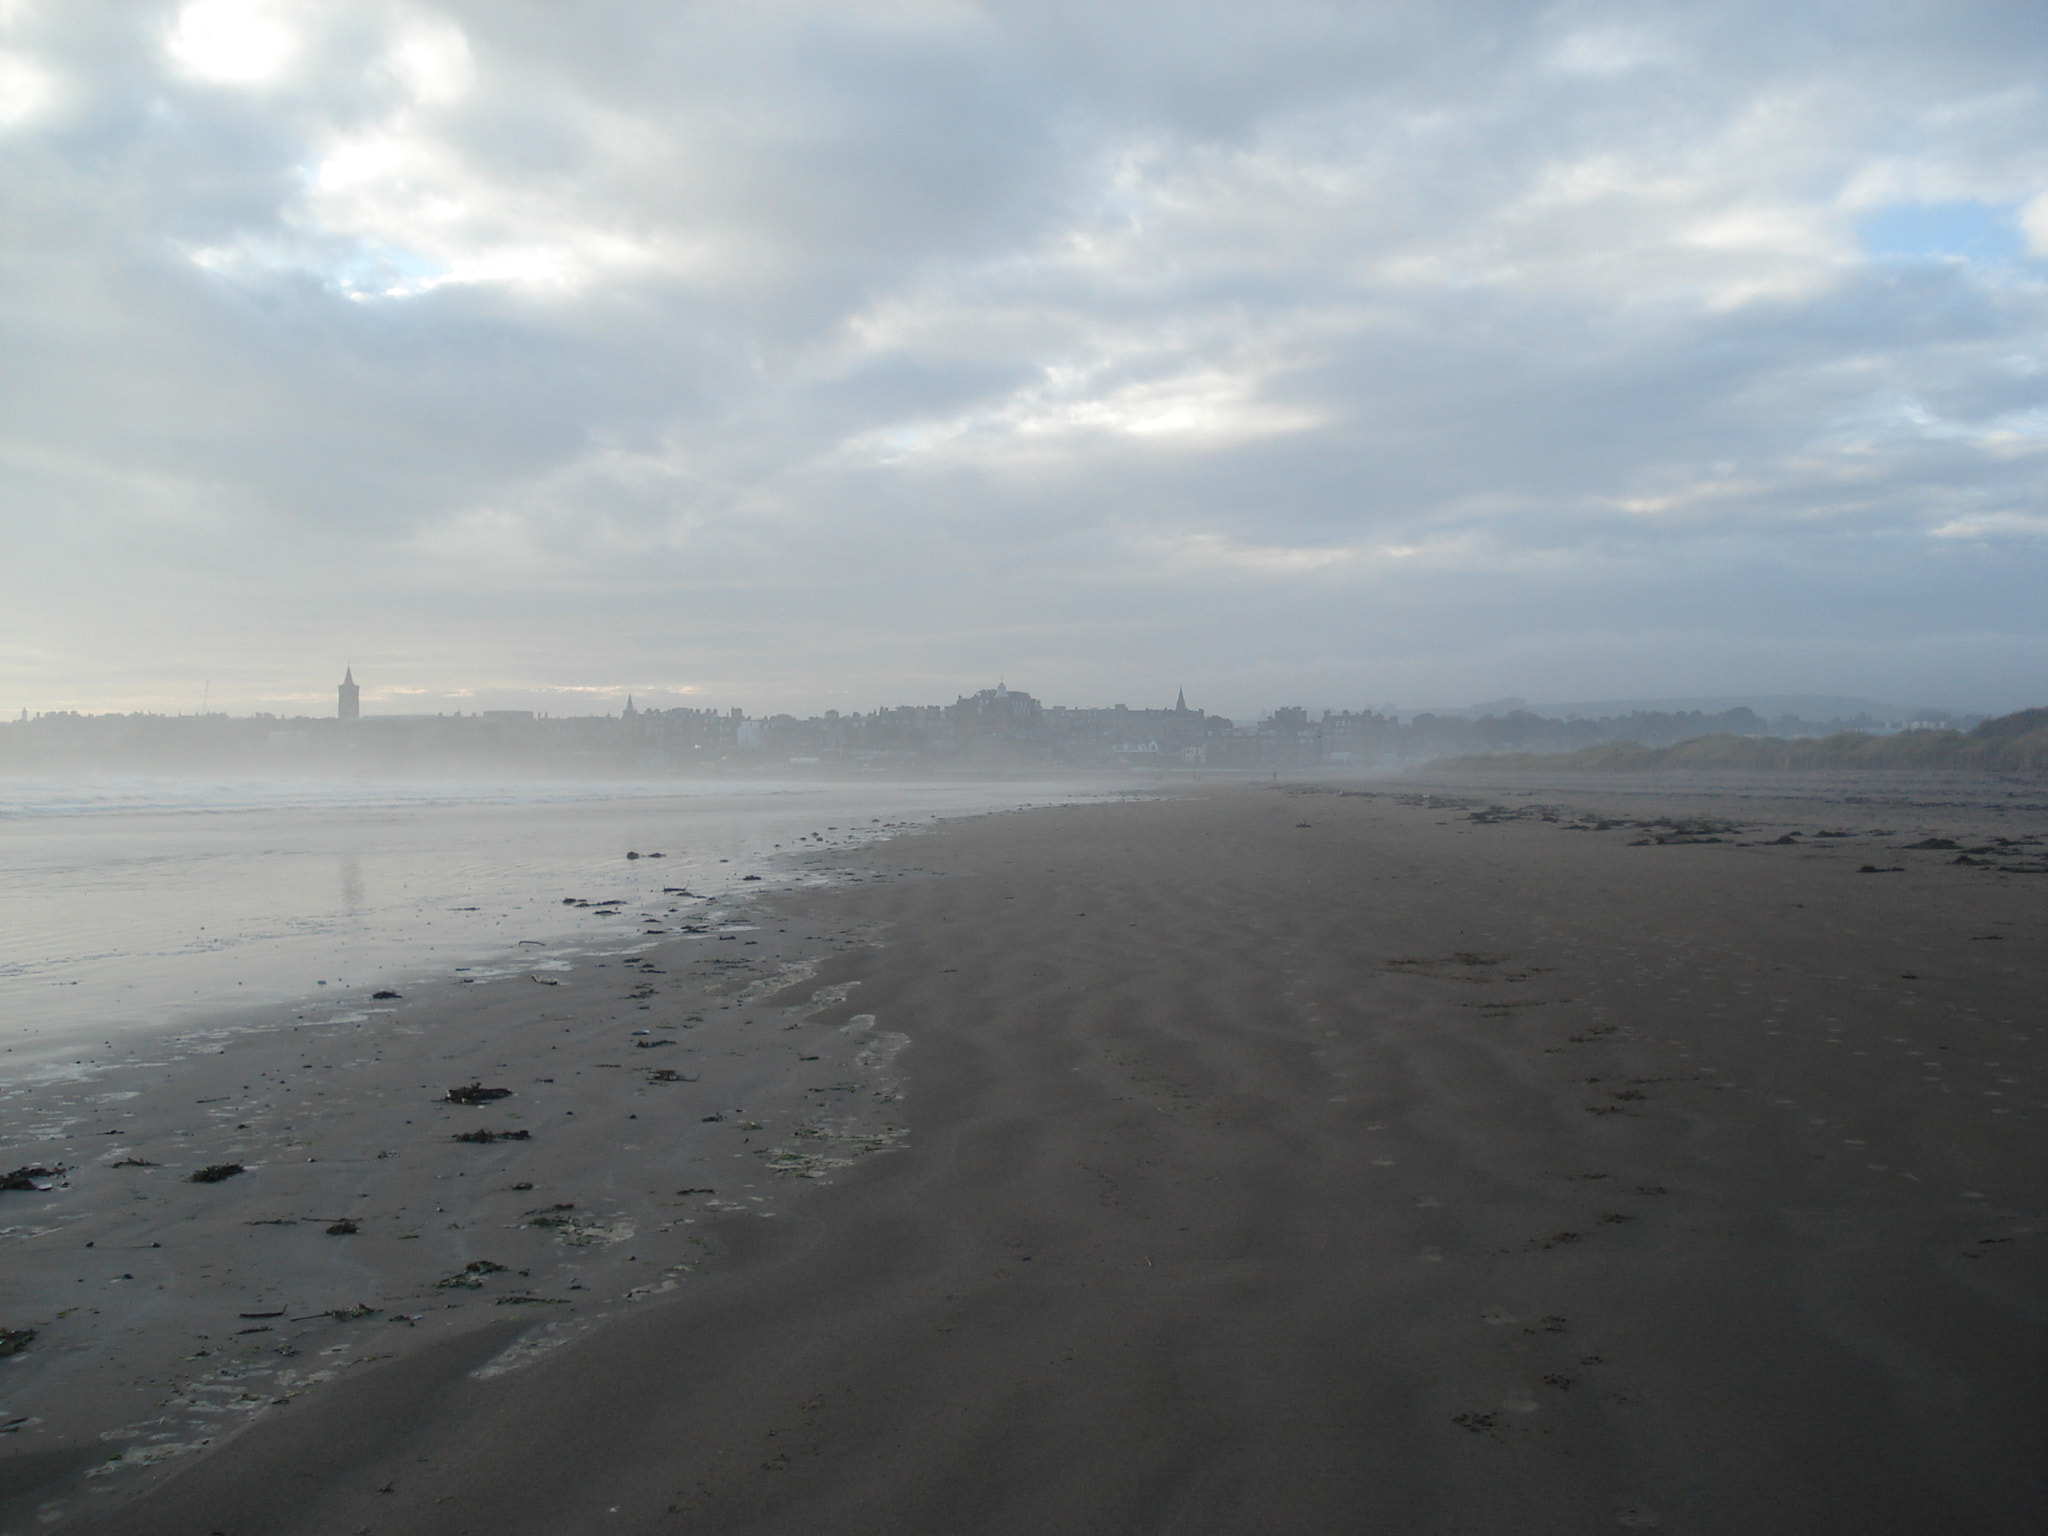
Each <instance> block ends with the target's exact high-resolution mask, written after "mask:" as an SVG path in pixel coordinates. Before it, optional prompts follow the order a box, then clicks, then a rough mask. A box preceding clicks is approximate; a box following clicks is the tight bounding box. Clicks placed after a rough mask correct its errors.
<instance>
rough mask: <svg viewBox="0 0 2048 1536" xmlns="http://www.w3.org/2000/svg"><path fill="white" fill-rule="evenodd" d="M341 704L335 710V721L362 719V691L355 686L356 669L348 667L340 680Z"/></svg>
mask: <svg viewBox="0 0 2048 1536" xmlns="http://www.w3.org/2000/svg"><path fill="white" fill-rule="evenodd" d="M340 692H341V703H340V704H339V706H338V707H337V708H336V709H335V712H334V714H335V718H336V719H337V720H360V719H362V718H363V704H362V694H363V690H362V689H360V688H358V687H357V686H356V669H355V668H354V667H350V668H349V669H348V672H347V675H346V676H344V677H343V678H342V680H341V689H340Z"/></svg>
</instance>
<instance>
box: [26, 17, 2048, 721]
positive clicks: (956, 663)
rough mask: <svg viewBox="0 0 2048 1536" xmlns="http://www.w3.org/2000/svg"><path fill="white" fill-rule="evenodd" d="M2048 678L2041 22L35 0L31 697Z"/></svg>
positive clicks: (29, 248)
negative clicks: (345, 684)
mask: <svg viewBox="0 0 2048 1536" xmlns="http://www.w3.org/2000/svg"><path fill="white" fill-rule="evenodd" d="M345 666H347V667H352V668H353V669H354V673H355V676H356V678H357V679H358V681H359V682H361V683H362V684H363V689H364V694H363V697H364V707H365V709H366V710H369V711H374V712H406V711H427V712H433V711H437V710H456V709H463V710H468V709H479V708H532V709H543V710H551V711H553V712H556V713H564V714H574V713H601V712H604V711H605V710H608V709H616V708H617V707H618V706H619V705H620V703H621V702H623V699H624V697H625V695H626V694H627V693H628V692H631V693H632V694H634V695H635V696H636V699H637V702H638V703H639V704H640V705H641V706H643V707H647V706H650V705H651V706H653V707H671V706H684V705H687V706H692V707H718V708H727V707H733V706H740V707H744V708H746V709H747V710H748V711H749V712H750V713H756V714H767V713H772V712H775V711H780V710H788V711H793V712H796V713H809V712H812V711H816V710H823V709H827V708H836V709H840V710H865V709H871V708H874V707H877V706H882V705H895V704H904V703H927V702H949V701H950V700H951V699H952V698H954V697H955V696H956V695H958V694H960V693H962V692H970V691H972V690H974V689H976V688H980V687H986V686H990V685H992V684H994V683H995V682H996V681H997V680H998V679H999V678H1001V679H1003V680H1006V681H1007V682H1008V683H1009V684H1010V685H1011V686H1012V687H1020V688H1025V689H1028V690H1030V691H1031V692H1033V693H1035V694H1037V695H1038V696H1039V697H1040V698H1042V699H1046V700H1048V701H1050V702H1058V703H1067V704H1076V705H1102V704H1109V703H1116V702H1124V703H1129V704H1132V705H1134V706H1137V705H1155V706H1156V705H1162V704H1170V703H1171V702H1172V700H1173V697H1174V694H1175V692H1176V690H1177V689H1179V688H1182V687H1185V688H1186V690H1187V695H1188V699H1189V702H1190V703H1191V704H1193V705H1196V706H1198V707H1206V708H1208V709H1211V710H1214V711H1216V712H1219V713H1225V714H1236V715H1249V714H1252V713H1254V712H1256V711H1257V710H1259V709H1262V708H1270V707H1272V706H1274V705H1277V704H1290V703H1291V704H1306V705H1310V706H1322V707H1335V708H1359V707H1380V706H1382V705H1384V704H1387V703H1390V702H1399V703H1404V704H1408V705H1419V704H1442V705H1456V704H1464V703H1470V702H1474V701H1476V700H1481V699H1489V698H1497V697H1502V696H1510V695H1512V696H1519V697H1523V698H1527V699H1530V700H1536V701H1541V700H1545V699H1578V700H1586V699H1601V698H1614V697H1640V696H1659V697H1668V696H1685V695H1694V694H1701V695H1706V694H1711V695H1729V694H1755V693H1839V694H1851V695H1858V696H1863V697H1869V698H1875V699H1880V700H1887V701H1898V702H1902V703H1918V704H1926V705H1936V706H1942V707H1949V708H1956V709H1976V710H2003V709H2012V708H2018V707H2021V706H2026V705H2033V704H2042V703H2048V7H2044V6H2041V5H2039V4H2036V3H2030V0H1941V3H1938V4H1937V3H1926V4H1919V3H1899V0H1842V3H1835V0H1802V3H1793V4H1787V3H1785V0H1770V3H1741V0H1736V3H1720V0H1682V3H1604V0H1588V3H1566V4H1557V5H1541V4H1528V5H1520V4H1512V3H1503V0H1492V3H1483V4H1475V3H1460V0H1434V3H1431V4H1429V5H1416V4H1413V3H1386V4H1379V3H1349V4H1308V3H1302V4H1292V3H1287V0H1264V3H1261V4H1258V5H1249V4H1245V3H1242V0H1233V3H1229V4H1213V3H1209V0H1172V3H1119V0H1073V3H1069V0H1021V3H1015V4H1003V3H985V4H965V3H944V0H862V3H861V4H859V5H847V4H845V3H844V0H832V3H820V4H812V3H804V0H747V3H744V4H737V3H736V4H691V3H687V0H661V3H636V0H593V3H590V4H583V5H573V6H572V5H564V4H561V3H559V0H455V3H429V0H418V3H412V0H332V3H330V0H188V3H183V4H177V3H158V4H153V3H141V0H0V714H4V715H6V716H10V717H11V716H13V715H14V714H16V713H17V712H18V711H19V710H21V709H28V710H30V711H31V712H33V711H42V710H55V709H79V710H85V711H90V712H103V711H111V710H130V709H152V710H161V711H164V712H172V711H184V712H188V713H189V712H191V711H194V710H196V709H198V708H199V707H201V704H202V701H204V702H206V703H208V704H210V706H211V707H212V708H214V709H225V710H229V711H231V712H235V713H247V712H251V711H257V710H270V711H275V712H279V713H287V714H290V713H301V712H306V713H331V712H332V709H333V701H334V692H333V689H334V685H335V684H336V683H337V682H338V681H339V680H340V678H341V674H342V669H343V668H344V667H345Z"/></svg>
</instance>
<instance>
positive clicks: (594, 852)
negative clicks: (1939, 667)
mask: <svg viewBox="0 0 2048 1536" xmlns="http://www.w3.org/2000/svg"><path fill="white" fill-rule="evenodd" d="M147 788H149V789H150V791H151V794H149V795H144V796H143V797H142V798H143V799H145V800H149V799H151V798H152V797H153V798H154V799H156V800H165V799H182V800H188V801H191V802H193V805H194V806H196V807H198V808H197V809H193V808H189V807H188V808H187V809H184V810H145V811H136V810H135V809H134V808H133V807H132V806H130V805H129V804H128V802H127V800H125V799H121V797H116V799H117V800H118V801H119V803H120V808H119V809H117V810H116V811H114V812H111V813H107V814H104V815H102V814H99V813H92V814H87V815H84V816H82V817H79V816H71V815H68V814H64V813H61V812H60V811H52V812H51V813H50V814H48V815H40V816H39V815H34V814H27V813H24V814H23V815H22V816H21V817H19V818H17V819H16V820H15V821H13V822H11V823H9V825H10V826H11V827H12V829H13V830H12V832H11V833H10V838H9V842H8V846H7V850H6V857H5V858H4V859H0V874H4V876H5V879H4V880H0V929H4V931H5V933H6V935H7V938H6V943H5V945H4V946H0V1024H4V1032H0V1073H6V1072H8V1071H10V1070H15V1069H18V1068H19V1067H20V1066H21V1065H22V1064H24V1063H25V1062H26V1061H27V1060H29V1059H30V1058H37V1059H44V1060H55V1061H72V1060H76V1053H74V1052H71V1051H68V1050H67V1046H69V1045H70V1044H71V1043H72V1042H73V1041H74V1040H88V1041H90V1042H91V1043H93V1044H94V1045H95V1046H98V1045H100V1044H101V1043H102V1042H104V1041H105V1040H106V1038H107V1036H109V1035H113V1036H115V1037H116V1038H119V1037H122V1036H129V1035H133V1036H136V1037H138V1038H145V1037H147V1036H149V1035H150V1034H152V1033H156V1032H161V1031H162V1030H163V1029H165V1028H175V1027H183V1026H191V1027H204V1026H205V1024H206V1023H207V1021H208V1020H209V1019H210V1018H211V1017H212V1016H214V1015H215V1014H219V1013H224V1012H238V1011H242V1010H245V1009H248V1008H251V1007H254V1008H272V1007H288V1008H289V1009H291V1010H292V1011H294V1012H298V1011H302V1010H303V1011H308V1012H310V1011H313V1010H317V1009H319V1008H320V1007H322V1005H323V1004H325V1003H326V1001H327V1000H328V999H329V998H332V997H334V996H335V995H337V994H338V993H339V992H341V991H373V990H376V989H377V988H379V987H383V986H388V985H391V984H393V983H394V982H396V983H398V984H403V983H405V982H407V981H412V980H415V979H417V978H419V977H420V976H423V975H427V976H431V975H434V974H438V973H443V972H445V971H447V970H449V969H451V968H459V969H462V970H465V971H466V970H470V969H473V968H478V967H482V968H485V969H488V968H490V967H492V966H494V965H505V964H512V963H516V962H517V954H516V951H517V950H519V949H521V948H532V949H535V950H541V951H554V952H559V953H562V954H569V955H573V954H575V953H579V952H581V951H583V950H585V949H587V948H590V947H591V946H592V939H593V935H596V937H597V942H598V944H599V945H600V946H601V945H602V944H603V943H604V942H606V941H607V939H608V938H609V937H610V935H609V933H608V931H607V924H606V923H604V922H603V921H600V919H601V918H602V916H603V914H600V913H597V912H595V911H592V910H588V909H584V908H577V909H571V908H570V907H569V906H567V905H565V904H564V903H563V897H564V895H565V893H573V894H574V895H576V896H580V897H582V898H584V899H585V900H586V901H588V902H592V903H599V902H601V899H607V898H622V899H624V900H625V901H627V902H629V903H633V904H636V905H638V904H642V903H644V902H646V901H649V900H651V899H652V898H653V895H654V888H657V887H662V886H675V887H681V888H684V889H686V890H691V891H696V892H699V893H701V894H702V895H703V896H705V897H708V898H710V900H711V901H712V902H714V903H716V902H725V901H730V900H733V899H736V898H738V897H741V896H745V895H750V894H752V892H753V891H754V890H757V889H759V888H760V886H758V885H755V884H753V882H754V881H756V880H760V881H762V883H763V884H765V885H768V886H777V885H780V884H782V883H784V881H785V880H792V881H799V882H800V881H801V880H803V879H804V878H806V877H805V875H804V873H803V870H804V868H805V861H806V860H807V859H814V858H816V857H817V856H819V855H820V854H827V853H833V852H837V851H839V850H843V849H844V848H846V847H849V846H858V845H860V844H862V843H865V842H868V841H872V840H873V839H875V838H876V837H886V836H894V835H900V834H902V833H904V832H906V831H915V830H919V829H921V828H923V827H927V826H930V825H933V824H935V823H936V822H937V821H939V820H941V819H943V818H944V817H945V816H948V815H958V814H980V813H983V812H985V811H988V810H993V809H1008V808H1011V807H1013V806H1015V805H1016V804H1018V803H1020V802H1022V803H1032V802H1033V801H1035V800H1044V799H1058V798H1062V797H1064V796H1068V795H1071V794H1073V793H1075V792H1076V786H1074V785H1071V784H1059V783H1049V782H1041V783H1040V784H1038V785H1036V786H1031V787H1028V788H1027V787H1023V786H1020V787H1019V789H1018V792H1017V794H1016V796H1015V797H1008V796H992V795H991V794H990V793H989V792H988V789H987V787H986V786H925V787H924V788H922V789H917V788H910V789H905V788H890V787H882V788H878V787H876V786H841V787H839V788H838V789H837V790H836V791H835V790H834V788H833V787H831V786H824V785H817V786H787V785H782V786H768V787H765V788H763V789H757V790H748V789H743V790H741V791H737V792H731V793H702V794H698V795H694V796H692V795H681V796H678V795H660V796H654V795H631V796H628V797H626V798H623V799H620V798H612V797H611V796H610V795H609V794H608V793H607V792H606V790H605V788H604V786H593V785H560V784H555V785H548V786H542V787H541V788H543V789H545V791H546V793H545V794H544V795H542V797H541V798H540V799H538V800H535V799H532V798H531V797H529V798H526V799H521V798H520V797H519V796H517V795H514V796H512V797H510V798H509V799H507V798H504V797H502V796H497V795H496V794H495V793H486V792H484V791H481V790H478V791H475V792H469V791H465V792H462V793H451V794H449V795H437V796H429V797H427V798H424V799H422V798H419V797H417V796H411V795H404V794H401V795H399V796H398V797H397V798H395V799H384V798H380V796H381V795H383V794H384V793H385V792H386V791H388V790H390V789H391V786H381V787H374V788H375V789H376V792H374V793H367V794H359V793H357V792H356V791H355V790H353V789H348V788H347V787H346V786H344V787H343V790H344V797H343V799H341V800H339V801H330V800H326V799H323V798H321V796H320V795H314V796H312V797H310V798H306V797H299V796H294V795H293V794H292V793H291V792H290V789H289V787H288V786H287V787H286V789H285V790H284V791H283V792H282V793H283V800H282V802H279V801H277V799H276V797H275V796H272V795H268V794H264V793H256V792H254V791H252V790H250V788H249V786H239V787H238V786H227V787H225V788H222V787H220V786H217V785H214V784H211V783H210V782H207V781H194V782H193V783H191V784H184V783H179V784H166V783H154V784H153V785H151V786H147ZM258 788H259V789H261V788H263V786H258ZM458 788H459V787H458ZM471 788H472V790H474V787H473V786H472V787H471ZM322 789H323V793H324V792H325V791H327V790H332V789H334V786H331V785H329V786H323V787H322ZM223 797H225V798H223ZM86 798H87V799H92V798H94V797H93V795H92V794H87V795H86ZM130 798H132V797H130ZM649 839H652V841H651V842H650V841H649ZM629 852H637V853H638V854H640V855H641V856H642V857H643V858H646V859H659V860H660V861H661V862H659V863H655V864H649V863H645V862H640V863H637V864H636V863H634V862H632V861H631V860H630V859H628V858H626V856H627V855H628V854H629ZM636 870H637V871H638V873H637V874H636V873H635V871H636ZM657 874H660V875H662V876H664V878H656V875H657ZM763 877H765V879H764V878H763ZM697 899H698V898H696V897H692V898H690V899H689V901H686V902H685V903H683V904H684V905H685V906H688V905H690V904H691V903H692V902H695V901H696V900H697ZM662 905H669V904H663V903H658V902H657V903H656V906H657V907H659V906H662Z"/></svg>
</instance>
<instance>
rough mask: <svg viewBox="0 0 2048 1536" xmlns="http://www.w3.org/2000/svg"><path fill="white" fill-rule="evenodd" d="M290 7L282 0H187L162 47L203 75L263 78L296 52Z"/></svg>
mask: <svg viewBox="0 0 2048 1536" xmlns="http://www.w3.org/2000/svg"><path fill="white" fill-rule="evenodd" d="M289 11H290V8H289V7H288V6H287V5H286V4H285V3H284V0H188V3H187V4H186V5H185V7H184V8H183V9H182V10H180V11H179V12H178V19H177V22H176V23H175V25H173V26H172V28H171V31H170V34H169V36H168V37H166V38H165V40H164V48H165V51H166V52H167V53H169V54H170V56H171V58H172V59H173V60H174V61H175V62H176V63H177V64H178V66H179V67H180V68H182V69H183V70H185V71H186V72H187V73H189V74H192V75H195V76H197V77H198V78H199V79H202V80H217V81H221V82H224V83H229V84H235V85H255V84H260V83H261V82H263V81H265V80H268V79H270V78H271V77H272V76H274V75H276V74H277V73H278V72H279V71H280V70H281V69H282V68H283V67H284V66H285V65H286V64H287V63H289V62H290V61H291V58H292V56H293V54H294V53H295V52H297V49H298V42H299V39H298V36H297V34H296V33H295V31H294V30H293V28H292V26H291V22H290V19H289Z"/></svg>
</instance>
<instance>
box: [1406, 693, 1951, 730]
mask: <svg viewBox="0 0 2048 1536" xmlns="http://www.w3.org/2000/svg"><path fill="white" fill-rule="evenodd" d="M1518 709H1519V710H1527V711H1528V712H1529V713H1530V714H1532V715H1542V716H1544V717H1546V718H1547V719H1552V720H1561V719H1564V718H1566V717H1568V716H1572V715H1576V716H1578V717H1579V718H1580V719H1581V720H1611V719H1614V718H1616V717H1617V716H1621V715H1632V714H1637V713H1643V714H1656V715H1680V714H1691V713H1694V712H1695V711H1696V712H1698V713H1700V714H1703V715H1719V714H1725V713H1727V712H1728V711H1729V710H1731V709H1748V710H1754V711H1755V712H1756V713H1757V714H1759V715H1761V716H1763V718H1764V719H1766V720H1777V719H1781V718H1782V717H1784V716H1786V715H1792V716H1795V717H1797V718H1798V719H1801V720H1810V721H1814V722H1816V723H1822V722H1826V721H1830V720H1858V719H1869V720H1899V721H1904V720H1928V719H1935V720H1939V719H1942V718H1944V717H1945V716H1948V715H1951V714H1955V713H1961V712H1960V711H1952V710H1940V709H1935V708H1933V707H1932V706H1930V705H1924V704H1919V705H1906V704H1883V703H1880V702H1879V701H1877V700H1876V699H1858V698H1852V697H1850V696H1849V695H1847V694H1837V693H1741V694H1726V695H1719V696H1716V697H1714V698H1696V699H1579V700H1572V701H1566V702H1562V703H1549V704H1531V703H1530V702H1528V701H1527V700H1526V699H1494V700H1492V701H1491V702H1489V703H1486V704H1467V705H1465V706H1464V707H1463V708H1460V709H1433V710H1428V711H1425V713H1428V714H1433V715H1438V716H1442V717H1447V718H1453V719H1460V720H1478V719H1480V718H1482V717H1484V716H1486V715H1505V714H1507V713H1509V712H1510V711H1511V710H1518ZM1415 713H1417V711H1414V710H1408V709H1403V710H1402V711H1401V714H1402V715H1403V716H1404V717H1405V716H1408V715H1411V714H1415Z"/></svg>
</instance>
